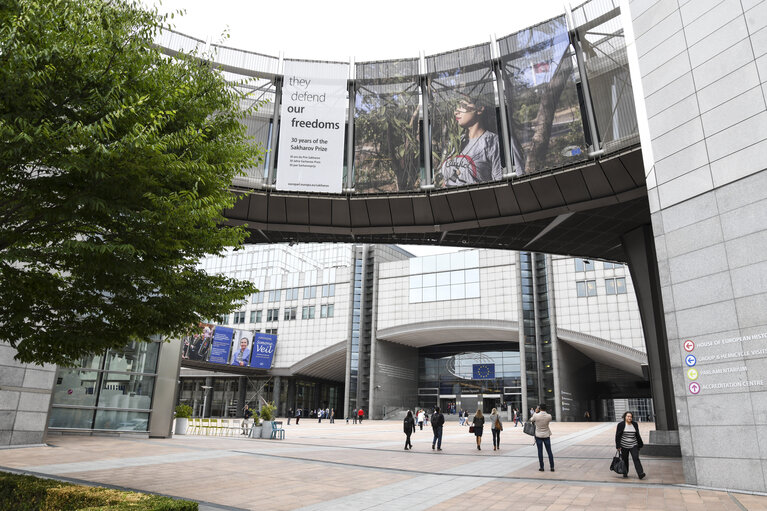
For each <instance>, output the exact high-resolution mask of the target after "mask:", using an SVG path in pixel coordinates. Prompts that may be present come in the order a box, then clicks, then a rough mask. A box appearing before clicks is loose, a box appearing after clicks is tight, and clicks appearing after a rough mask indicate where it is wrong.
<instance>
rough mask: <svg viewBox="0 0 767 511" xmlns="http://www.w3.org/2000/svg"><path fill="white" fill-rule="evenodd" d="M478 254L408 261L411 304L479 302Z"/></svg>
mask: <svg viewBox="0 0 767 511" xmlns="http://www.w3.org/2000/svg"><path fill="white" fill-rule="evenodd" d="M479 290H480V289H479V252H476V251H473V250H467V251H463V252H455V253H453V254H441V255H435V256H427V257H423V258H413V259H411V260H410V291H409V292H410V298H409V300H410V303H422V302H437V301H442V300H463V299H467V298H479Z"/></svg>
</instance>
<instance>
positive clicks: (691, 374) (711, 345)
mask: <svg viewBox="0 0 767 511" xmlns="http://www.w3.org/2000/svg"><path fill="white" fill-rule="evenodd" d="M766 338H767V333H758V334H753V335H744V336H740V337H729V338H726V339H714V340H710V341H703V342H698V343H697V344H696V343H695V342H694V341H692V340H691V339H687V340H686V341H684V342H683V343H682V348H683V349H684V350H685V351H687V352H692V351H693V350H696V351H697V352H698V353H697V355H693V354H692V353H688V354H686V355H684V363H685V365H686V366H687V368H686V369H685V376H686V378H687V379H688V380H689V381H690V383H689V384H688V390H689V391H690V393H691V394H698V393H700V392H701V391H706V392H709V391H719V392H713V393H731V392H738V391H745V392H748V391H750V390H751V389H753V388H754V387H764V386H765V385H767V379H765V378H764V375H763V374H762V373H761V371H760V369H761V367H762V365H761V364H758V363H753V362H752V363H751V364H750V365H749V364H748V363H749V362H750V361H751V360H753V359H763V358H764V357H765V356H767V348H764V347H762V346H763V345H762V343H763V340H764V339H766ZM747 348H752V349H747ZM701 350H702V352H701ZM701 365H702V367H701ZM693 366H694V367H693ZM699 377H700V379H698V378H699Z"/></svg>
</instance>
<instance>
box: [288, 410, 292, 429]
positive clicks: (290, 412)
mask: <svg viewBox="0 0 767 511" xmlns="http://www.w3.org/2000/svg"><path fill="white" fill-rule="evenodd" d="M292 417H293V409H292V408H288V426H290V419H291V418H292Z"/></svg>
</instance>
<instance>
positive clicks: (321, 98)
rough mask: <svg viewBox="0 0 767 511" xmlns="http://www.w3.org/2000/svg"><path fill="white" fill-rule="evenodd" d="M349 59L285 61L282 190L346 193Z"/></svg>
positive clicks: (279, 175)
mask: <svg viewBox="0 0 767 511" xmlns="http://www.w3.org/2000/svg"><path fill="white" fill-rule="evenodd" d="M348 76H349V65H348V64H335V63H327V62H304V61H295V60H288V61H285V72H284V82H283V86H282V105H281V107H280V116H281V117H280V118H281V123H280V140H279V147H278V155H279V156H278V160H277V182H276V185H277V189H278V190H290V191H300V192H328V193H341V191H342V183H343V172H344V168H343V167H344V138H345V132H346V129H345V121H346V107H347V105H348V100H347V99H346V94H347V90H346V83H347V78H348Z"/></svg>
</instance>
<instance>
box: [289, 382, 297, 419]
mask: <svg viewBox="0 0 767 511" xmlns="http://www.w3.org/2000/svg"><path fill="white" fill-rule="evenodd" d="M287 407H288V408H292V409H293V413H294V414H295V411H296V380H295V379H294V378H289V379H288V403H287Z"/></svg>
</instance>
